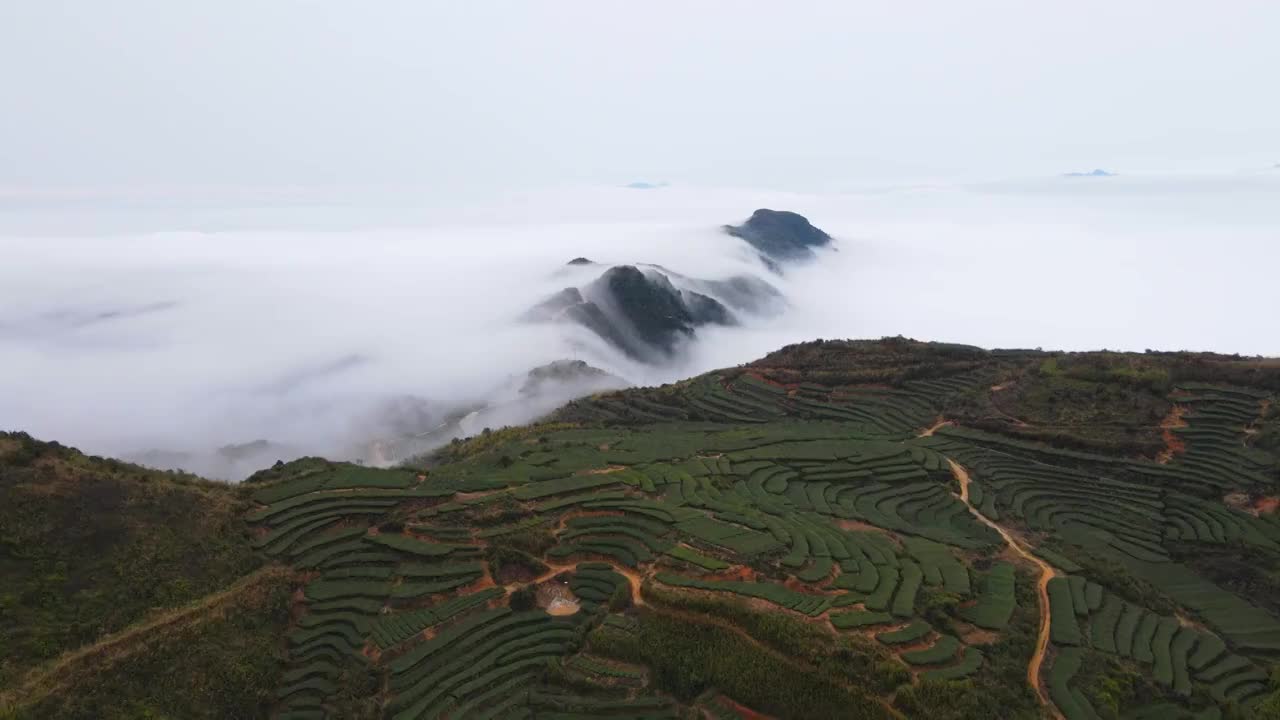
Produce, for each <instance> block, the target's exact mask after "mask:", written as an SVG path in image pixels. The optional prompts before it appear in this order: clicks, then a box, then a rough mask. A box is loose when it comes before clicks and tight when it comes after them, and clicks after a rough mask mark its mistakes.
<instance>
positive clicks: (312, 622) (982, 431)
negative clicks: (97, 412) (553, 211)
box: [0, 338, 1280, 720]
mask: <svg viewBox="0 0 1280 720" xmlns="http://www.w3.org/2000/svg"><path fill="white" fill-rule="evenodd" d="M1278 399H1280V364H1278V363H1276V362H1274V361H1268V360H1259V359H1256V358H1254V359H1250V358H1238V357H1227V356H1217V355H1209V354H1197V353H1144V354H1121V353H1107V352H1102V353H1085V354H1064V353H1049V352H1042V351H1038V350H1009V351H986V350H981V349H978V348H974V347H968V346H961V345H947V344H935V343H919V342H915V341H910V340H905V339H901V338H888V339H884V340H880V341H826V342H823V341H818V342H813V343H805V344H800V345H794V346H789V347H787V348H783V349H781V350H779V351H778V352H775V353H773V354H771V355H769V356H767V357H765V358H763V359H761V360H759V361H757V362H755V363H751V364H749V365H745V366H741V367H738V368H732V369H726V370H722V371H717V372H714V373H710V374H707V375H704V376H700V377H696V378H692V379H690V380H687V381H684V382H681V383H677V384H673V385H667V386H663V387H659V388H645V389H635V390H627V391H622V392H616V393H607V394H601V395H597V396H593V397H591V398H588V399H584V400H581V401H577V402H574V403H570V404H569V405H567V406H565V407H564V408H562V409H560V410H559V411H557V412H556V413H554V414H553V415H552V416H551V417H549V418H547V419H546V420H545V421H544V422H542V423H539V424H535V425H531V426H526V427H519V428H505V429H499V430H494V431H486V432H485V433H482V434H481V435H479V436H476V437H474V438H470V439H468V440H463V441H457V442H455V443H453V444H451V445H450V446H447V447H445V448H442V449H441V450H440V451H439V452H438V453H436V454H435V455H433V456H432V457H430V458H427V459H424V460H423V461H421V462H418V463H414V464H412V465H411V466H406V467H403V468H395V469H386V470H378V469H371V468H364V467H358V466H353V465H348V464H342V463H331V462H327V461H325V460H322V459H318V458H306V459H302V460H297V461H294V462H291V463H287V464H278V465H277V466H276V467H273V468H270V469H268V470H264V471H262V472H260V473H258V474H257V475H255V476H254V477H252V478H250V480H249V481H247V482H246V483H244V484H243V485H241V486H240V487H227V486H217V485H213V484H209V483H204V482H202V481H199V480H197V479H194V478H189V477H183V476H177V475H172V474H166V473H156V472H153V471H148V470H144V469H141V468H137V467H134V466H129V465H124V464H121V463H115V462H113V461H108V460H102V459H95V458H85V457H83V456H81V455H80V454H79V453H76V452H74V451H70V450H67V449H65V448H60V447H57V446H53V445H45V444H42V443H37V442H35V441H33V440H31V439H30V438H27V437H25V436H21V435H9V436H3V437H2V438H0V462H3V470H0V473H2V474H0V481H2V482H0V488H2V489H3V492H4V493H5V495H4V497H3V498H2V499H3V500H4V505H3V511H2V512H3V513H4V517H3V519H4V525H3V533H4V544H3V546H2V547H3V550H4V553H5V554H4V556H3V558H0V561H2V562H3V563H4V565H3V566H2V569H3V573H4V574H3V576H2V577H3V579H4V580H5V585H4V587H5V590H4V591H3V592H4V595H3V598H4V600H3V604H2V605H0V623H2V624H0V628H3V631H4V633H5V635H4V637H3V638H2V639H3V641H4V646H5V647H6V648H9V647H13V648H17V651H16V652H13V653H8V652H7V653H6V659H5V664H4V666H3V668H4V672H3V675H0V693H3V694H0V701H2V702H3V703H4V706H6V707H7V708H8V710H7V712H8V713H9V714H10V715H12V716H14V717H23V718H26V717H33V718H34V717H93V716H98V717H137V716H150V717H201V716H203V717H259V716H261V717H266V716H272V717H279V718H320V717H344V718H345V717H370V718H374V717H389V718H395V719H396V720H409V719H411V718H473V717H474V718H601V717H606V718H608V717H616V718H624V717H625V718H641V717H644V718H757V717H761V716H770V717H780V718H781V717H796V718H817V717H823V718H827V717H831V718H836V717H840V718H929V720H945V719H950V718H990V717H1002V718H1038V717H1055V716H1061V717H1065V718H1068V720H1077V719H1080V720H1083V719H1088V718H1120V717H1142V718H1203V719H1205V720H1211V719H1213V718H1276V717H1280V675H1278V674H1277V671H1276V667H1277V664H1278V663H1280V599H1278V598H1280V592H1278V590H1280V516H1278V515H1277V512H1276V505H1277V496H1278V495H1280V410H1278V409H1277V400H1278ZM11 578H12V579H11ZM73 628H74V630H73ZM109 633H110V634H109ZM10 655H11V657H10ZM153 678H154V680H152V679H153ZM95 713H96V715H95Z"/></svg>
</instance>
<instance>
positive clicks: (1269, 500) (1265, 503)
mask: <svg viewBox="0 0 1280 720" xmlns="http://www.w3.org/2000/svg"><path fill="white" fill-rule="evenodd" d="M1253 509H1254V510H1256V511H1257V512H1258V514H1259V515H1270V514H1272V513H1275V512H1278V511H1280V495H1272V496H1271V497H1262V498H1258V499H1257V500H1255V501H1254V503H1253Z"/></svg>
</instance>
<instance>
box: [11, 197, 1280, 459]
mask: <svg viewBox="0 0 1280 720" xmlns="http://www.w3.org/2000/svg"><path fill="white" fill-rule="evenodd" d="M759 207H769V208H773V209H785V210H794V211H796V212H799V213H801V214H803V215H805V216H806V217H808V218H809V219H810V220H811V221H812V222H813V223H814V224H815V225H817V226H818V227H820V228H822V229H824V230H826V231H827V232H828V233H830V234H831V235H832V236H834V237H835V238H836V241H837V242H836V246H835V249H834V250H832V251H826V252H823V253H821V255H820V257H819V259H818V260H817V261H815V262H813V263H811V264H808V265H805V266H801V267H793V268H789V269H787V271H786V272H785V274H784V275H783V276H781V277H777V276H772V275H769V274H768V272H767V271H766V270H765V268H764V267H763V265H762V264H761V263H760V262H759V260H758V259H757V258H756V257H755V256H754V255H753V254H752V253H751V252H749V249H748V248H747V246H746V245H745V244H744V243H742V242H741V241H739V240H736V239H734V238H731V237H729V236H727V235H725V234H723V233H722V232H720V229H719V228H720V226H721V225H722V224H724V223H737V222H740V221H742V220H744V219H745V218H746V217H747V216H748V215H750V213H751V212H752V211H753V210H754V209H756V208H759ZM578 256H586V257H588V258H590V259H592V260H595V261H597V262H600V263H606V264H613V263H636V262H642V263H656V264H660V265H663V266H665V267H668V268H670V269H672V270H674V271H677V272H680V273H683V274H685V275H689V276H693V277H698V278H704V279H716V278H723V277H727V276H730V275H733V274H740V273H754V274H758V275H760V276H761V277H765V278H767V279H769V280H770V282H773V283H774V284H775V285H776V286H777V287H778V288H779V289H780V290H781V291H782V292H783V293H784V295H785V296H786V298H787V302H788V307H787V309H786V310H785V311H784V312H782V313H780V314H777V315H774V316H771V317H759V318H746V319H745V320H746V321H745V322H744V323H743V324H742V325H741V326H739V327H727V328H704V329H702V330H700V331H699V333H698V336H697V338H696V340H695V341H694V342H692V343H690V345H689V346H688V347H687V348H685V349H684V352H682V353H681V355H680V356H679V358H678V359H677V360H675V361H673V362H671V363H670V364H666V365H663V366H660V367H652V366H644V365H639V364H637V363H635V362H632V361H629V360H627V359H626V358H625V357H623V356H622V355H621V354H620V353H617V352H615V351H613V350H612V349H611V348H609V347H607V346H606V345H604V343H603V342H602V341H600V340H599V339H598V338H595V337H594V336H592V335H590V334H589V333H587V332H586V331H584V330H582V329H580V328H576V327H573V326H565V325H538V324H528V323H524V322H521V321H520V320H519V317H520V315H521V314H522V313H523V312H524V311H525V310H526V309H527V308H529V307H530V306H531V305H533V304H534V303H536V302H538V301H539V300H541V299H543V298H545V297H547V296H549V295H551V294H552V293H554V292H555V291H557V290H560V289H561V288H563V287H565V286H568V285H581V284H583V283H584V282H586V281H587V280H589V279H590V275H591V273H595V272H599V270H598V269H596V270H592V269H582V268H569V267H566V266H565V263H566V262H567V261H568V260H569V259H571V258H574V257H578ZM0 258H3V260H2V261H0V428H3V429H12V430H25V431H27V432H30V433H32V434H33V435H35V436H37V437H40V438H43V439H53V440H58V441H60V442H63V443H65V444H70V445H75V446H77V447H80V448H81V449H83V450H85V451H87V452H92V453H98V454H110V455H119V456H126V457H133V458H140V459H142V460H144V461H148V462H151V463H153V464H156V465H166V466H180V467H184V468H186V469H190V470H196V471H200V472H204V473H207V474H210V475H214V476H218V477H226V478H230V479H238V478H240V477H244V476H245V475H246V474H248V473H249V472H251V471H252V470H253V469H255V468H257V467H261V466H263V465H265V464H269V463H270V462H272V461H274V460H275V459H277V457H278V456H284V457H281V458H280V459H288V456H290V455H297V454H312V453H315V454H324V455H328V456H331V457H352V458H361V459H368V458H367V456H368V447H369V444H370V442H372V441H375V440H378V439H380V438H383V437H386V436H387V435H388V434H394V433H396V432H399V431H400V428H399V424H403V423H405V422H409V423H410V424H412V422H418V423H419V424H421V422H424V421H429V422H435V421H437V420H439V421H441V422H443V421H444V420H445V419H446V417H447V416H449V414H450V413H454V414H457V413H460V412H465V411H467V410H468V409H470V408H476V407H481V406H484V405H486V404H487V405H490V406H492V407H491V410H490V411H489V414H488V415H486V416H485V422H486V424H495V425H496V424H502V423H507V422H510V423H516V422H524V421H528V420H530V419H532V417H533V416H536V415H537V414H540V413H543V412H546V411H547V410H548V409H549V407H550V405H549V404H548V402H549V401H548V400H547V399H546V398H543V399H542V400H541V401H540V402H533V403H530V402H524V403H522V402H519V397H518V394H517V393H515V391H514V390H513V388H515V387H517V386H518V385H519V383H520V380H521V378H522V377H523V376H524V374H525V373H526V372H527V371H528V370H529V369H530V368H533V367H535V366H538V365H542V364H544V363H548V362H551V361H554V360H557V359H562V358H576V359H580V360H584V361H586V362H588V363H590V364H591V365H594V366H597V367H600V368H603V369H605V370H607V371H609V372H611V373H613V374H614V375H616V376H618V377H620V378H623V379H625V381H626V382H629V383H633V384H655V383H662V382H667V381H671V380H674V379H677V378H681V377H686V376H689V375H691V374H695V373H698V372H703V371H706V370H710V369H713V368H717V367H724V366H731V365H735V364H738V363H743V362H747V361H750V360H753V359H755V358H757V357H759V356H761V355H763V354H765V353H767V352H769V351H770V350H773V349H776V348H778V347H780V346H781V345H784V344H787V343H790V342H796V341H801V340H807V339H812V338H816V337H824V338H839V337H879V336H883V335H899V334H901V335H906V336H910V337H916V338H920V339H928V340H944V341H951V342H963V343H969V344H974V345H980V346H984V347H1043V348H1046V349H1048V348H1057V349H1067V350H1088V349H1098V348H1110V349H1122V350H1139V351H1141V350H1143V349H1146V348H1153V349H1164V350H1170V349H1196V350H1215V351H1220V352H1226V353H1243V354H1268V355H1275V354H1280V324H1278V323H1277V320H1276V308H1277V307H1278V306H1280V303H1278V302H1277V299H1276V298H1277V292H1276V288H1277V287H1278V283H1280V172H1271V173H1266V172H1259V173H1240V174H1234V175H1229V176H1199V177H1141V176H1134V177H1126V176H1120V177H1109V178H1045V179H1035V180H1023V181H1017V182H1013V181H1008V182H996V183H969V184H962V185H955V184H945V185H944V184H933V185H912V186H897V187H867V186H864V187H858V188H849V189H845V190H842V191H839V192H822V193H779V192H767V191H761V190H750V189H723V188H721V189H708V188H698V187H682V186H680V185H678V184H676V185H671V186H667V187H660V188H654V189H644V190H638V189H629V188H612V187H610V188H562V189H555V190H544V191H538V192H521V193H508V194H503V195H491V196H476V195H468V196H462V195H460V194H451V193H449V192H445V191H439V190H430V191H428V190H421V191H412V190H405V189H398V190H394V191H386V192H382V191H368V190H364V191H352V192H350V193H344V192H338V191H333V190H330V191H325V192H323V193H316V192H313V191H307V192H301V191H296V192H285V193H276V194H262V193H231V194H226V193H224V194H223V195H218V194H217V193H213V192H210V193H193V194H190V195H184V196H173V195H164V194H162V193H159V194H158V193H151V194H148V193H141V194H139V195H137V196H133V195H131V196H128V197H123V198H122V197H120V196H103V195H95V194H93V193H87V194H82V195H66V194H61V195H58V194H55V195H49V196H46V195H40V196H33V195H30V194H24V193H22V192H17V191H9V192H7V193H5V192H3V191H0ZM568 392H569V394H572V389H571V390H570V391H568ZM406 398H413V399H415V400H414V401H413V402H409V403H408V404H406V400H405V399H406ZM563 400H564V397H561V396H556V397H555V398H554V401H555V402H556V403H558V402H561V401H563ZM424 408H425V409H424ZM493 408H500V409H501V411H499V410H497V409H493ZM423 414H425V415H426V416H428V417H426V418H425V419H424V418H422V417H418V416H419V415H423ZM406 415H407V416H410V417H409V419H408V420H406V418H405V416H406ZM463 427H466V426H465V425H464V426H463ZM470 429H471V430H474V428H470ZM259 439H266V440H269V441H270V443H271V445H270V446H269V447H268V448H266V449H260V451H259V452H253V453H247V454H246V455H245V456H244V457H239V458H235V459H229V458H228V457H227V456H226V455H225V454H224V455H217V454H215V453H212V450H213V449H215V448H218V447H221V446H224V445H233V444H239V443H248V442H251V441H255V440H259ZM375 459H377V458H375Z"/></svg>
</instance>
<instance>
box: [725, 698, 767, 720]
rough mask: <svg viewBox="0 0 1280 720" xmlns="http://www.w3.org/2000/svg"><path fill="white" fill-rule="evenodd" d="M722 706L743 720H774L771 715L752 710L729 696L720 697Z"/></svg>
mask: <svg viewBox="0 0 1280 720" xmlns="http://www.w3.org/2000/svg"><path fill="white" fill-rule="evenodd" d="M720 704H721V705H723V706H725V707H726V708H728V709H729V710H731V711H733V713H734V714H735V715H737V716H738V717H739V718H741V720H772V717H773V716H771V715H765V714H764V713H762V712H757V711H755V710H752V709H751V708H749V707H747V706H746V705H743V704H742V703H740V702H738V701H737V700H734V699H733V698H731V697H729V696H728V695H721V696H720Z"/></svg>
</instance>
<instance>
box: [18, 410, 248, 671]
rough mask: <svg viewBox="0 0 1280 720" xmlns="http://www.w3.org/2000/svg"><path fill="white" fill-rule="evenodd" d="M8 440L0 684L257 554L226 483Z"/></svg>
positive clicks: (200, 589)
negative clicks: (9, 449) (9, 448)
mask: <svg viewBox="0 0 1280 720" xmlns="http://www.w3.org/2000/svg"><path fill="white" fill-rule="evenodd" d="M7 439H8V440H9V441H10V442H9V445H10V447H11V448H13V447H14V446H15V445H16V446H17V447H16V449H13V450H11V451H10V453H9V454H8V456H6V457H4V458H0V578H3V582H2V583H0V647H4V648H5V650H4V653H3V654H2V656H3V657H2V659H0V687H3V686H5V685H7V684H8V683H9V682H12V680H13V679H14V677H15V676H16V675H17V674H19V673H20V672H22V671H23V669H25V668H29V667H31V666H33V665H36V664H39V663H40V662H43V661H44V660H47V659H49V658H52V657H55V656H57V655H59V654H60V653H63V652H65V651H67V650H71V649H74V648H76V647H79V646H82V645H86V644H89V643H92V642H94V641H95V640H97V639H99V638H101V637H102V636H103V635H105V634H107V633H110V632H115V631H118V630H120V629H122V628H124V627H126V626H128V625H129V624H131V623H134V622H137V621H139V620H141V619H143V618H145V617H146V616H147V615H148V614H150V613H151V612H153V611H154V610H156V609H162V608H170V607H175V606H178V605H181V604H184V603H187V602H190V601H192V600H194V599H196V598H199V597H201V596H202V595H206V594H208V593H211V592H214V591H217V590H219V589H222V588H225V587H226V586H227V585H229V584H230V583H231V582H232V581H234V580H235V579H236V578H239V577H242V576H244V575H246V574H248V573H249V572H252V571H253V570H254V569H256V568H257V567H259V566H260V565H261V564H262V560H261V558H260V557H259V556H257V555H256V554H255V553H254V552H253V550H252V548H251V547H250V545H249V541H248V530H247V525H246V523H245V521H244V519H243V518H244V514H245V512H246V510H247V509H248V507H249V505H248V503H247V502H245V501H244V500H243V499H242V498H241V495H240V494H239V493H237V491H236V489H235V488H234V487H231V486H228V485H226V484H223V483H212V482H208V481H201V480H198V479H194V478H192V477H190V476H183V475H179V474H174V473H163V472H157V471H154V470H149V469H146V468H142V467H138V466H136V465H130V464H127V463H121V462H117V461H114V460H104V459H101V458H93V457H88V456H85V455H83V454H81V453H79V452H77V451H75V450H71V449H68V448H64V447H61V446H57V445H54V444H49V443H41V442H38V441H34V440H31V439H30V438H28V437H26V436H19V435H14V436H7Z"/></svg>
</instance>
